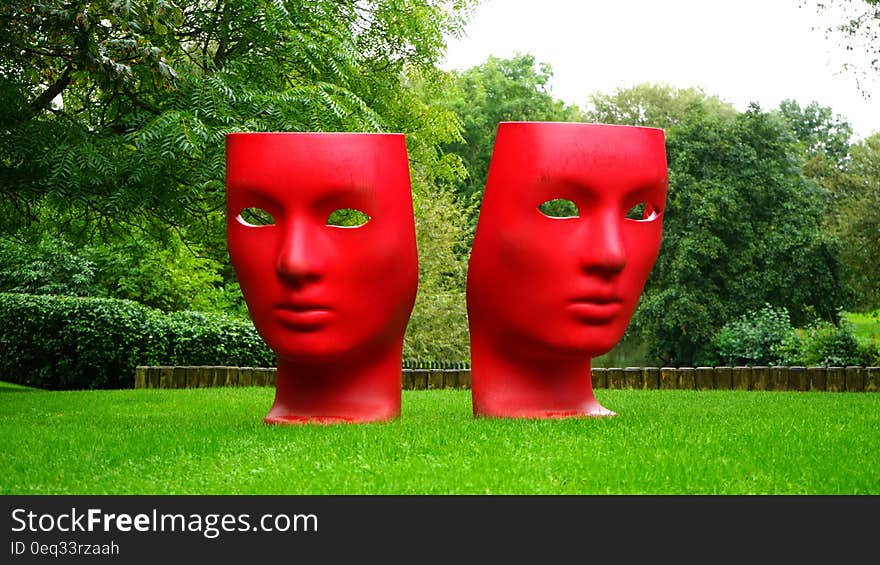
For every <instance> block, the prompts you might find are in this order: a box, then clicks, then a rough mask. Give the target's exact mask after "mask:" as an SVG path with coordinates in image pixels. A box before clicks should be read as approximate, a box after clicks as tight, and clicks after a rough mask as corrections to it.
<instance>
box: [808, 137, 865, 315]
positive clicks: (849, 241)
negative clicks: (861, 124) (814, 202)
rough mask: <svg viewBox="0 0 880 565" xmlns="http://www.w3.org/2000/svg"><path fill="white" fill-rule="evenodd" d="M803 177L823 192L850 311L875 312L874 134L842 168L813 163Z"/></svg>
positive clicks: (819, 161)
mask: <svg viewBox="0 0 880 565" xmlns="http://www.w3.org/2000/svg"><path fill="white" fill-rule="evenodd" d="M808 172H809V174H810V175H811V176H813V177H814V178H815V179H816V180H817V182H819V183H821V184H822V186H823V187H825V188H826V189H827V190H828V191H829V194H830V206H829V210H828V215H827V216H826V222H825V225H826V227H827V229H828V230H829V232H830V233H831V234H833V235H834V236H835V237H837V238H839V239H840V240H841V242H842V244H843V245H842V249H841V261H842V263H843V279H844V282H845V283H846V285H847V287H848V288H849V290H850V291H851V292H852V294H853V306H854V307H855V308H857V309H859V310H864V311H869V310H873V309H876V308H878V307H880V133H878V134H874V135H873V136H871V137H868V138H867V139H863V140H862V141H859V142H858V143H856V144H854V145H852V146H851V147H850V148H849V159H848V160H847V162H846V163H845V166H844V167H839V166H837V164H836V163H834V162H832V161H830V160H828V159H822V158H817V159H813V160H811V162H810V163H809V169H808Z"/></svg>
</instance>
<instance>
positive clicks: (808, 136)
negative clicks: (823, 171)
mask: <svg viewBox="0 0 880 565" xmlns="http://www.w3.org/2000/svg"><path fill="white" fill-rule="evenodd" d="M779 113H780V114H781V115H782V117H783V118H784V119H785V120H786V121H787V122H788V124H789V126H790V127H791V130H792V132H793V133H794V136H795V139H797V140H798V142H799V143H800V145H801V147H802V148H803V151H804V153H805V154H806V155H807V157H815V156H817V155H824V156H825V157H827V158H828V159H830V160H832V161H833V162H834V163H836V164H837V165H838V166H842V165H843V164H844V162H845V161H846V158H847V157H848V156H849V146H850V139H851V138H852V133H853V132H852V126H851V125H850V124H849V122H847V121H846V120H845V119H844V118H843V117H842V116H840V115H839V114H838V115H835V114H834V111H833V110H832V109H831V108H829V107H827V106H822V105H820V104H819V103H818V102H811V103H810V104H808V105H807V106H805V107H804V108H801V106H800V104H798V103H797V102H796V101H795V100H790V99H789V100H783V101H782V102H781V103H780V104H779Z"/></svg>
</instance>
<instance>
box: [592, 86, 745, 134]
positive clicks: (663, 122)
mask: <svg viewBox="0 0 880 565" xmlns="http://www.w3.org/2000/svg"><path fill="white" fill-rule="evenodd" d="M692 111H702V112H705V113H707V114H711V115H717V116H725V117H728V118H732V117H733V116H734V115H736V110H735V109H734V107H733V106H732V105H731V104H729V103H728V102H724V101H722V100H721V99H719V98H718V97H717V96H710V95H708V94H706V93H705V92H703V91H702V90H700V89H698V88H674V87H672V86H669V85H666V84H651V83H642V84H637V85H635V86H633V87H630V88H621V89H618V90H616V91H614V92H612V93H610V94H608V93H600V92H597V93H594V94H592V95H591V96H590V109H589V110H588V111H587V113H586V118H587V120H588V121H591V122H596V123H601V124H621V125H628V126H644V127H654V128H661V129H668V128H671V127H672V126H674V125H676V124H678V123H681V122H682V120H684V119H685V118H686V117H687V115H688V114H689V113H690V112H692Z"/></svg>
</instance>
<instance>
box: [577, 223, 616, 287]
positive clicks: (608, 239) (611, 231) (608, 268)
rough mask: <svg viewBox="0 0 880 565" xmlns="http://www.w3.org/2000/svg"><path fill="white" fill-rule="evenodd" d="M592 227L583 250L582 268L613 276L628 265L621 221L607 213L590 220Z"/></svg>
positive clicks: (590, 271)
mask: <svg viewBox="0 0 880 565" xmlns="http://www.w3.org/2000/svg"><path fill="white" fill-rule="evenodd" d="M589 222H590V229H589V230H588V232H587V237H586V238H585V241H584V246H583V251H582V252H581V257H580V261H581V268H582V269H583V270H584V271H586V272H589V273H596V274H599V275H602V276H612V275H615V274H617V273H619V272H621V271H622V270H623V268H624V267H625V266H626V247H625V246H624V243H623V234H622V231H621V230H622V227H623V226H622V225H621V221H620V220H619V219H618V218H616V217H613V216H612V215H611V214H606V215H604V216H603V217H600V218H595V219H592V220H590V221H589Z"/></svg>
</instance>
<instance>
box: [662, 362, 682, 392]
mask: <svg viewBox="0 0 880 565" xmlns="http://www.w3.org/2000/svg"><path fill="white" fill-rule="evenodd" d="M660 388H661V389H664V390H669V389H674V388H678V371H677V370H676V369H675V367H661V368H660Z"/></svg>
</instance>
